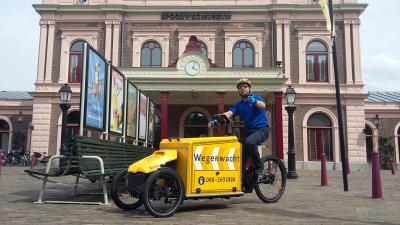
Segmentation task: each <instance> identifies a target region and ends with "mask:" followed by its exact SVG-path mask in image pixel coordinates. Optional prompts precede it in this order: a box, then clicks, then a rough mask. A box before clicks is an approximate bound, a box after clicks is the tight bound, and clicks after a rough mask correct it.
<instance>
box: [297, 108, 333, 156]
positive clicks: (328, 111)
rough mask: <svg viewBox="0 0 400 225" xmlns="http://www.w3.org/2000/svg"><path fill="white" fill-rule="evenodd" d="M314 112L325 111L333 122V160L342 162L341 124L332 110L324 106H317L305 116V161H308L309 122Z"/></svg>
mask: <svg viewBox="0 0 400 225" xmlns="http://www.w3.org/2000/svg"><path fill="white" fill-rule="evenodd" d="M314 113H323V114H325V115H326V116H327V117H328V118H329V119H330V120H331V122H332V130H333V132H332V141H333V143H332V149H333V151H334V152H333V161H334V162H340V157H339V147H340V145H339V125H338V120H337V118H336V116H335V114H333V113H332V112H331V111H330V110H328V109H326V108H322V107H317V108H313V109H310V110H309V111H308V112H307V113H306V114H305V115H304V117H303V126H302V128H303V157H304V161H308V140H307V138H308V134H307V128H308V126H307V122H308V119H309V118H310V117H311V115H313V114H314Z"/></svg>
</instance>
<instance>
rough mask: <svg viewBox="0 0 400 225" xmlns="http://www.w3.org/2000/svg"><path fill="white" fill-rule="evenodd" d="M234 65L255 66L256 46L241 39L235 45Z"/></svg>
mask: <svg viewBox="0 0 400 225" xmlns="http://www.w3.org/2000/svg"><path fill="white" fill-rule="evenodd" d="M232 52H233V54H232V56H233V60H232V61H233V62H232V66H233V67H254V48H253V46H252V45H251V44H250V43H249V42H247V41H239V42H238V43H236V44H235V46H233V51H232Z"/></svg>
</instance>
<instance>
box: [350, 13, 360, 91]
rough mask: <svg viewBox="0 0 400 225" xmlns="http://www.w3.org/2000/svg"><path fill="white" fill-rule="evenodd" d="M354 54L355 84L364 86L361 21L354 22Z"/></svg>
mask: <svg viewBox="0 0 400 225" xmlns="http://www.w3.org/2000/svg"><path fill="white" fill-rule="evenodd" d="M352 28H353V52H354V62H353V65H354V84H362V83H363V81H362V78H361V54H360V53H361V52H360V51H361V50H360V21H358V20H357V21H353V22H352Z"/></svg>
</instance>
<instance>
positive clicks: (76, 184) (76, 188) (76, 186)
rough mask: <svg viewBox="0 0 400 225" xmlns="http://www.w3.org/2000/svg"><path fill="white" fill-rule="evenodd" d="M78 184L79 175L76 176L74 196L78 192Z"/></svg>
mask: <svg viewBox="0 0 400 225" xmlns="http://www.w3.org/2000/svg"><path fill="white" fill-rule="evenodd" d="M78 182H79V175H78V176H76V179H75V184H74V192H72V194H73V195H76V192H77V190H78Z"/></svg>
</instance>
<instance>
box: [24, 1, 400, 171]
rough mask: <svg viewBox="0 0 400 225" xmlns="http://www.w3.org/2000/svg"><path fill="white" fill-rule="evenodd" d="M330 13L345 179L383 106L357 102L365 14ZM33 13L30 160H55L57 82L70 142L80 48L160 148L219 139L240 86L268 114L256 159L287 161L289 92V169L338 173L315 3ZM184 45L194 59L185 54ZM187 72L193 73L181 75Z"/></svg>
mask: <svg viewBox="0 0 400 225" xmlns="http://www.w3.org/2000/svg"><path fill="white" fill-rule="evenodd" d="M333 2H334V8H335V19H336V35H337V52H338V59H339V60H338V70H339V71H338V72H339V77H340V86H341V93H342V96H341V98H342V105H343V106H342V110H343V112H342V114H343V117H344V128H345V145H346V151H347V156H348V158H349V161H350V165H351V167H352V169H353V168H358V167H360V168H361V167H364V166H365V165H367V161H368V159H367V148H366V135H365V128H366V124H367V125H368V126H371V129H372V130H374V129H375V127H374V125H373V124H372V123H371V122H370V121H371V119H372V117H373V116H375V112H376V111H375V109H376V110H378V108H379V107H380V106H378V107H375V106H374V107H375V108H374V107H373V106H371V107H367V108H366V104H367V105H368V104H369V102H367V101H365V100H364V99H366V98H367V94H366V93H365V92H364V91H363V86H364V84H363V79H362V76H361V62H360V61H361V58H360V53H361V50H360V19H359V17H360V15H361V14H362V12H363V11H364V9H365V8H366V7H367V5H366V4H360V3H358V1H357V0H334V1H333ZM33 7H34V8H35V10H36V11H37V13H38V14H39V15H40V40H39V43H40V47H39V59H38V71H37V79H36V84H35V85H36V89H35V91H34V92H32V93H31V95H32V97H33V100H32V126H33V127H34V129H33V130H32V138H31V149H33V150H35V151H36V150H37V151H44V152H48V153H49V154H50V155H53V154H58V149H59V145H60V136H61V135H60V134H61V111H60V109H59V96H58V90H59V88H60V86H61V85H62V84H64V83H68V84H69V86H71V87H72V91H73V98H72V103H71V104H72V107H71V109H70V112H69V115H70V117H69V121H68V126H69V132H70V133H77V131H78V129H79V128H78V124H79V95H80V94H79V91H80V82H81V76H82V62H83V59H82V57H83V54H82V51H83V48H82V46H83V43H88V44H90V45H91V46H93V47H94V48H95V49H96V50H97V51H98V52H100V53H101V54H102V55H104V57H105V58H106V59H107V60H109V61H111V63H112V64H113V65H114V66H117V68H118V69H119V70H120V71H121V72H123V73H124V74H125V76H126V77H127V78H128V79H129V80H131V81H132V82H133V83H135V84H136V85H137V86H138V87H139V88H140V89H141V90H142V91H144V92H145V93H146V94H147V95H149V96H150V97H151V98H152V99H153V100H154V102H155V103H156V104H157V120H156V121H159V123H158V125H157V128H158V129H159V132H160V135H161V137H196V136H197V137H198V136H217V135H222V133H221V131H219V130H217V129H210V128H208V127H207V121H208V120H210V119H211V116H212V115H213V114H216V113H221V112H224V111H227V110H228V109H229V107H230V106H231V105H233V104H234V103H235V102H236V101H238V100H239V96H238V94H237V90H236V87H235V82H236V81H237V80H238V79H239V78H243V77H245V78H248V79H250V80H251V82H252V83H253V85H252V91H253V92H256V93H258V94H260V95H261V96H262V97H263V98H264V100H265V101H266V103H267V105H268V106H267V117H268V119H269V120H270V124H271V127H270V129H271V134H272V135H271V136H270V138H269V140H268V141H266V142H265V143H263V145H262V146H260V150H261V151H262V152H263V154H264V155H265V154H271V153H273V154H277V155H278V156H279V157H280V158H283V159H286V158H287V143H288V135H287V134H288V128H287V121H288V119H287V112H286V111H285V109H284V107H285V100H284V98H283V94H284V92H285V90H286V88H287V87H288V86H292V87H294V88H295V90H296V92H297V96H296V102H295V106H296V111H295V114H294V125H295V130H294V133H295V142H294V143H295V151H296V160H297V163H298V168H311V167H313V166H317V165H318V162H317V161H318V160H319V157H320V155H321V153H322V152H324V153H325V155H326V157H327V160H328V162H329V167H331V168H332V169H340V168H341V166H340V163H341V162H340V156H339V155H340V154H339V152H340V151H339V130H338V119H337V109H336V99H335V86H334V74H333V61H332V57H331V53H332V47H331V44H330V43H331V41H330V35H329V32H328V31H327V30H326V24H325V20H324V18H323V16H322V13H321V10H320V8H319V4H318V1H314V0H291V1H287V0H254V1H241V0H221V1H214V0H177V1H169V0H165V1H160V0H158V1H157V0H130V1H125V0H124V1H123V0H88V1H86V2H85V3H83V4H81V3H80V1H78V0H43V2H42V4H38V5H34V6H33ZM193 35H194V36H196V37H197V39H198V41H199V46H200V47H201V52H190V51H189V52H185V49H186V47H187V45H188V43H190V41H189V40H190V37H191V36H193ZM193 62H194V63H196V65H198V66H199V71H196V72H193V71H189V70H188V69H187V68H186V67H187V65H188V63H193ZM396 104H397V108H396V106H393V107H392V109H393V110H394V111H395V112H396V113H397V115H398V112H399V108H398V105H399V102H397V103H396V102H395V103H394V105H396ZM372 105H374V104H372ZM375 105H376V104H375ZM392 117H393V118H394V117H396V116H394V114H392ZM396 118H397V120H396V121H397V122H396V123H397V125H395V126H397V129H399V121H400V120H399V119H398V116H397V117H396ZM393 129H396V127H393ZM225 132H228V131H225ZM392 133H393V132H392ZM396 134H397V136H396V137H398V133H396ZM396 144H397V142H396ZM396 149H397V154H396V155H397V158H396V160H397V162H399V157H398V153H399V151H398V145H396Z"/></svg>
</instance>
